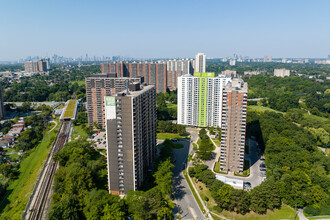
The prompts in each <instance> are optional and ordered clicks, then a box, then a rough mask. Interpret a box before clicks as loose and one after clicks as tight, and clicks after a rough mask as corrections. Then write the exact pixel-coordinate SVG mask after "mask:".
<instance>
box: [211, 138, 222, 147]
mask: <svg viewBox="0 0 330 220" xmlns="http://www.w3.org/2000/svg"><path fill="white" fill-rule="evenodd" d="M212 140H213V141H214V143H215V144H216V146H217V147H220V145H221V143H220V140H219V139H218V138H212Z"/></svg>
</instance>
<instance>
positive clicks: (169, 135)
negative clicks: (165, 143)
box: [157, 133, 185, 140]
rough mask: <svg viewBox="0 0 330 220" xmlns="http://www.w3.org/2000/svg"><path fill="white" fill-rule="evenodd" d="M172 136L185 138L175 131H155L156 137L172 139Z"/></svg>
mask: <svg viewBox="0 0 330 220" xmlns="http://www.w3.org/2000/svg"><path fill="white" fill-rule="evenodd" d="M173 138H185V137H184V136H180V135H179V134H176V133H157V139H160V140H165V139H173Z"/></svg>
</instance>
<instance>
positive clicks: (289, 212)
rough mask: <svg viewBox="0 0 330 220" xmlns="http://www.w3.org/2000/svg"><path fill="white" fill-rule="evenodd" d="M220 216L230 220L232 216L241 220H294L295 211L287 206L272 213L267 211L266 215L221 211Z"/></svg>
mask: <svg viewBox="0 0 330 220" xmlns="http://www.w3.org/2000/svg"><path fill="white" fill-rule="evenodd" d="M221 214H223V215H224V216H225V217H227V218H230V219H232V218H233V216H234V217H235V219H238V220H240V219H242V220H269V219H274V220H275V219H290V220H294V219H295V218H294V216H295V211H294V209H292V208H291V207H289V206H288V205H282V208H281V209H276V210H274V211H269V210H268V211H267V214H266V215H259V214H256V213H253V212H250V213H248V214H245V215H240V214H236V213H235V214H234V215H233V213H232V212H228V211H222V212H221Z"/></svg>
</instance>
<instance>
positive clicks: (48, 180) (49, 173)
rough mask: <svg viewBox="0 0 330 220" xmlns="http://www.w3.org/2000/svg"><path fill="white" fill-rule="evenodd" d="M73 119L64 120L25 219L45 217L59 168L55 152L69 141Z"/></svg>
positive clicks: (34, 219)
mask: <svg viewBox="0 0 330 220" xmlns="http://www.w3.org/2000/svg"><path fill="white" fill-rule="evenodd" d="M70 129H71V121H64V122H63V123H62V125H61V129H60V133H59V134H58V136H57V140H56V142H55V144H54V145H53V147H52V149H51V151H50V155H49V157H48V158H47V160H46V163H45V165H44V166H45V167H44V169H43V171H42V173H41V175H40V180H39V182H38V183H37V185H36V186H35V187H36V189H35V193H34V194H33V195H32V197H31V198H30V203H29V205H28V207H27V209H26V212H25V215H24V216H23V218H24V219H27V220H30V219H31V220H32V219H33V220H36V219H43V218H44V216H46V214H45V208H46V204H47V200H48V198H49V196H50V191H51V188H52V184H53V180H54V174H55V171H56V169H57V162H54V160H53V159H52V158H53V156H54V154H55V153H57V152H58V151H60V150H61V148H62V147H63V146H64V144H65V143H66V142H67V140H68V137H69V135H70Z"/></svg>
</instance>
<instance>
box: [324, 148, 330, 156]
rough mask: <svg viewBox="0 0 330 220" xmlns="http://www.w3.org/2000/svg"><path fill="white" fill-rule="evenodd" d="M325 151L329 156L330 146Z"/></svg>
mask: <svg viewBox="0 0 330 220" xmlns="http://www.w3.org/2000/svg"><path fill="white" fill-rule="evenodd" d="M325 153H326V154H327V155H328V156H329V155H330V148H327V149H325Z"/></svg>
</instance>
